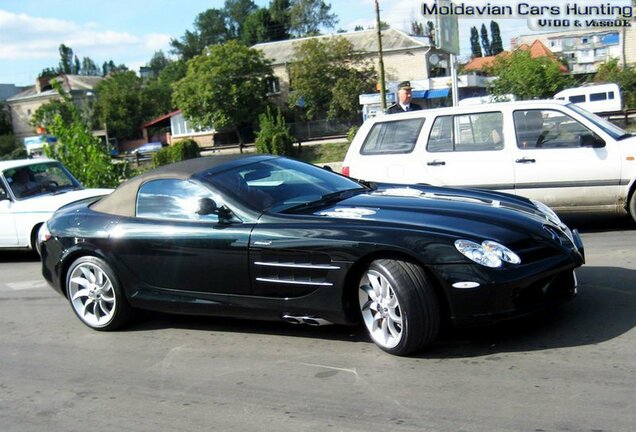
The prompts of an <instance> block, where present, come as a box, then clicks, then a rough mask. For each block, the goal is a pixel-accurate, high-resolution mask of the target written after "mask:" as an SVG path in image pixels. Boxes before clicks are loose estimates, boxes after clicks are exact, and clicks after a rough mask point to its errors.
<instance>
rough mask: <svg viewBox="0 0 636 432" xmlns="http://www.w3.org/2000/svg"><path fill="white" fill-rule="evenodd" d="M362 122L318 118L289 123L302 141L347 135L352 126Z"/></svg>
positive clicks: (292, 131)
mask: <svg viewBox="0 0 636 432" xmlns="http://www.w3.org/2000/svg"><path fill="white" fill-rule="evenodd" d="M360 124H362V122H361V121H360V122H355V121H336V120H316V121H310V122H296V123H288V124H287V125H288V126H289V129H290V131H291V133H292V135H294V136H295V137H296V138H298V139H299V140H302V141H309V140H312V139H320V138H327V137H335V136H345V135H347V132H348V131H349V129H351V127H352V126H360Z"/></svg>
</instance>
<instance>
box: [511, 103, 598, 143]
mask: <svg viewBox="0 0 636 432" xmlns="http://www.w3.org/2000/svg"><path fill="white" fill-rule="evenodd" d="M513 119H514V123H515V133H516V134H517V146H518V147H519V148H520V149H551V148H579V147H582V146H585V145H586V144H589V143H590V142H594V141H597V142H602V139H601V137H599V136H598V135H597V134H595V133H594V132H593V131H591V130H590V129H588V128H587V127H585V126H584V125H582V124H581V123H579V122H578V121H576V120H575V119H573V118H572V117H570V116H569V115H567V114H564V113H562V112H560V111H554V110H525V111H515V112H514V114H513Z"/></svg>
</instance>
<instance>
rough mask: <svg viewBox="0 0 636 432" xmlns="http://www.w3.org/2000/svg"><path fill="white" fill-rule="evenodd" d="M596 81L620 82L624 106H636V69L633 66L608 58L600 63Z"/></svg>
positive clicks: (627, 107)
mask: <svg viewBox="0 0 636 432" xmlns="http://www.w3.org/2000/svg"><path fill="white" fill-rule="evenodd" d="M594 82H597V83H616V84H618V86H619V87H620V89H621V94H622V97H623V107H624V108H625V109H633V108H636V69H634V67H633V66H631V65H628V66H625V67H621V66H620V65H619V63H618V59H615V58H613V59H611V60H608V61H606V62H605V63H603V64H601V65H599V67H598V69H597V71H596V74H595V75H594Z"/></svg>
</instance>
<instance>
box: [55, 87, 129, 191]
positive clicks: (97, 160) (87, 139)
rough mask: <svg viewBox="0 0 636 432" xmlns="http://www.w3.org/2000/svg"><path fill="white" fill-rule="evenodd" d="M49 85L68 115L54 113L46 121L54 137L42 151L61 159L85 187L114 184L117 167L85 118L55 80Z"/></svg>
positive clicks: (116, 176) (118, 173)
mask: <svg viewBox="0 0 636 432" xmlns="http://www.w3.org/2000/svg"><path fill="white" fill-rule="evenodd" d="M53 86H54V88H55V89H56V90H57V91H58V93H59V94H60V96H61V103H63V104H65V105H66V106H65V108H64V110H65V111H67V112H69V113H70V119H64V118H62V116H61V115H56V116H55V117H54V118H53V120H52V122H51V123H50V124H49V125H48V129H49V133H51V134H52V135H54V136H56V137H57V139H58V141H57V143H56V144H53V145H50V146H47V147H45V148H44V150H45V153H46V155H47V156H49V157H52V158H55V159H57V160H59V161H60V162H62V163H63V164H64V165H65V166H66V167H67V168H68V169H69V170H70V171H71V172H72V173H73V175H74V176H75V177H77V179H78V180H79V181H81V182H82V183H83V184H84V186H86V187H115V186H117V184H118V183H119V178H120V175H121V171H119V168H118V167H117V166H115V165H113V164H112V163H111V161H110V155H109V154H108V152H107V150H106V147H105V146H103V145H102V144H101V143H100V141H99V138H96V137H94V136H93V134H92V132H91V128H90V127H89V125H88V123H87V122H86V119H85V118H83V117H82V115H81V113H80V111H79V110H78V109H77V107H76V106H75V104H74V103H73V101H72V99H71V98H70V96H69V95H68V94H66V93H65V92H64V91H63V90H62V87H61V86H60V85H59V83H57V82H56V81H54V82H53ZM124 168H125V167H124Z"/></svg>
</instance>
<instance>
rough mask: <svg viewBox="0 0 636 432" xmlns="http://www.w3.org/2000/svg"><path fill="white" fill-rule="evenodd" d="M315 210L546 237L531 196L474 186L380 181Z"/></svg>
mask: <svg viewBox="0 0 636 432" xmlns="http://www.w3.org/2000/svg"><path fill="white" fill-rule="evenodd" d="M314 215H316V216H323V217H336V218H344V219H359V220H370V221H376V222H380V223H390V224H393V225H395V224H401V225H404V226H413V227H418V228H420V229H433V230H435V231H436V232H438V233H444V232H446V233H448V234H449V235H455V236H456V235H463V236H464V237H468V238H471V237H475V236H477V237H481V236H485V235H487V236H488V237H489V238H492V239H495V240H496V239H502V240H503V239H507V240H511V237H513V238H514V239H518V238H522V237H524V236H527V235H528V234H530V233H537V234H540V236H541V237H545V236H547V235H548V234H547V233H546V232H545V230H544V228H543V225H544V224H551V225H557V226H560V227H561V228H562V229H563V230H567V227H565V226H564V225H562V223H561V222H560V221H559V220H558V219H552V220H551V219H549V218H548V216H546V215H545V214H544V213H543V212H541V211H540V210H539V209H538V208H537V207H536V206H535V205H534V204H533V203H532V202H531V201H530V200H528V199H526V198H521V197H517V196H514V195H510V194H505V193H499V192H490V191H482V190H476V189H456V188H443V187H427V186H409V187H405V186H403V185H382V186H381V187H379V188H378V189H377V190H375V191H369V192H366V193H361V194H356V195H353V196H351V197H349V198H346V199H344V200H341V201H339V202H337V203H335V204H333V205H330V206H327V207H322V208H321V209H320V210H317V211H315V212H314Z"/></svg>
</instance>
